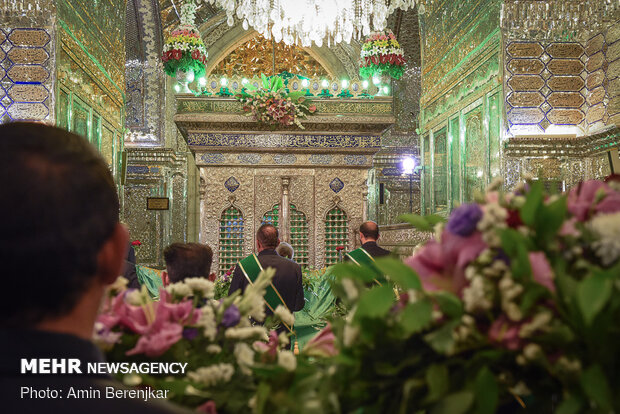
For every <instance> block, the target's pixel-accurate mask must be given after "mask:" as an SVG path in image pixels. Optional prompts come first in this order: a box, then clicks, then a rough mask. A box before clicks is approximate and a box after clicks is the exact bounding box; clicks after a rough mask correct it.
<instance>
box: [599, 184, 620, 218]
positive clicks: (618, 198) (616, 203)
mask: <svg viewBox="0 0 620 414" xmlns="http://www.w3.org/2000/svg"><path fill="white" fill-rule="evenodd" d="M612 191H613V190H612ZM595 210H596V212H597V213H605V214H608V213H616V212H618V211H620V193H618V192H615V191H614V192H611V193H609V194H607V195H606V196H605V198H603V199H602V200H601V202H600V203H598V204H597V205H596V208H595Z"/></svg>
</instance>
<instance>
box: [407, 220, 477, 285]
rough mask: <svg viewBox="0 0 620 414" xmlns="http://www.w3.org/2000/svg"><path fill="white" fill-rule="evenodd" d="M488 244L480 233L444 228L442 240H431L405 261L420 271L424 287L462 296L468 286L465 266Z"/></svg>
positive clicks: (419, 274)
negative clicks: (457, 232)
mask: <svg viewBox="0 0 620 414" xmlns="http://www.w3.org/2000/svg"><path fill="white" fill-rule="evenodd" d="M486 247H487V246H486V244H485V243H484V241H482V235H481V234H480V232H474V233H473V234H472V235H471V236H468V237H461V236H458V235H455V234H452V233H450V232H449V231H445V230H444V232H443V234H442V235H441V243H439V242H437V241H436V240H430V241H429V242H428V243H426V245H425V246H424V247H423V248H422V250H420V251H419V252H418V253H417V254H415V255H414V256H411V257H409V258H408V259H405V264H407V265H408V266H410V267H411V268H413V270H415V271H416V272H417V273H418V276H420V280H421V282H422V286H423V287H424V289H426V290H429V291H434V290H447V291H451V292H453V293H456V294H459V295H460V293H461V292H462V290H463V288H465V286H467V280H466V279H465V267H467V265H468V264H469V262H471V261H472V260H474V259H475V258H476V257H478V255H479V254H480V253H481V252H482V251H483V250H484V249H485V248H486Z"/></svg>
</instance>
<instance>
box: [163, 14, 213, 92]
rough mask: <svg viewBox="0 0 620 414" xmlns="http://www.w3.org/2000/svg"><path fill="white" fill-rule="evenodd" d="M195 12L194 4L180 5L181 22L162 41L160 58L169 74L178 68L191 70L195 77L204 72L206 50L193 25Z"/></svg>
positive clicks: (171, 74)
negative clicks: (163, 41) (162, 46)
mask: <svg viewBox="0 0 620 414" xmlns="http://www.w3.org/2000/svg"><path fill="white" fill-rule="evenodd" d="M195 14H196V5H195V4H193V3H187V4H184V5H183V6H181V24H180V25H179V27H178V28H177V29H175V30H173V31H172V33H170V36H168V38H167V39H166V41H165V43H164V48H163V53H162V57H161V60H162V62H163V64H164V71H165V72H166V74H167V75H169V76H173V77H174V76H176V75H177V71H178V70H179V71H182V72H193V74H194V76H195V77H200V76H203V75H204V74H205V71H206V67H205V65H206V63H207V50H206V49H205V45H204V43H203V41H202V38H201V37H200V32H199V31H198V29H197V28H196V26H194V16H195ZM190 82H191V81H190Z"/></svg>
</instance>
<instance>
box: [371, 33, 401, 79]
mask: <svg viewBox="0 0 620 414" xmlns="http://www.w3.org/2000/svg"><path fill="white" fill-rule="evenodd" d="M405 63H406V60H405V57H404V56H403V49H402V48H401V47H400V45H399V44H398V40H396V36H394V33H392V31H391V30H389V29H388V30H385V31H380V32H373V33H371V34H370V36H368V38H367V39H366V41H365V42H364V44H362V53H361V60H360V76H361V77H362V78H364V79H366V78H369V77H373V76H375V77H376V76H380V75H381V74H386V75H389V76H390V77H392V78H394V79H400V78H401V77H402V76H403V73H404V72H405Z"/></svg>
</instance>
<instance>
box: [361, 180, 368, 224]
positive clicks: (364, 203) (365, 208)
mask: <svg viewBox="0 0 620 414" xmlns="http://www.w3.org/2000/svg"><path fill="white" fill-rule="evenodd" d="M367 220H368V185H367V184H366V181H364V183H363V184H362V222H365V221H367Z"/></svg>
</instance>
